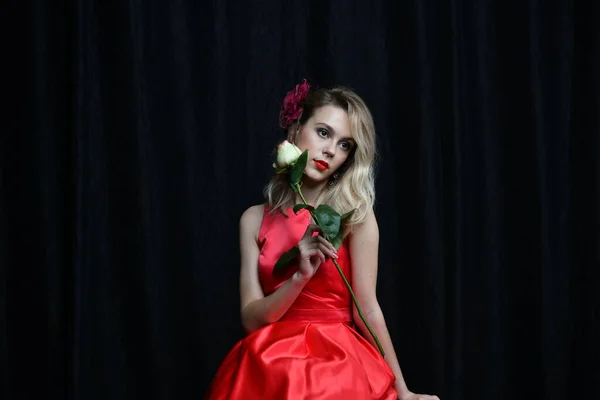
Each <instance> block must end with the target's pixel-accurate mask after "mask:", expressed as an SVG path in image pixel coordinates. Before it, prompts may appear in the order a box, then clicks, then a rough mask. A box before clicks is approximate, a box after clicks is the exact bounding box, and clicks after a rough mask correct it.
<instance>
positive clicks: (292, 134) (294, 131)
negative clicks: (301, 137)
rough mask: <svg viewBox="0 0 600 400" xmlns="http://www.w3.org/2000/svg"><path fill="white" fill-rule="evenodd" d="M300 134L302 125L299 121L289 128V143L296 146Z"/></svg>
mask: <svg viewBox="0 0 600 400" xmlns="http://www.w3.org/2000/svg"><path fill="white" fill-rule="evenodd" d="M298 132H300V123H299V122H298V121H296V122H294V124H293V125H290V126H289V128H288V137H287V141H288V142H290V143H292V144H296V138H297V137H298Z"/></svg>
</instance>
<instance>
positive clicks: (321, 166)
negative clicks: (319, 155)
mask: <svg viewBox="0 0 600 400" xmlns="http://www.w3.org/2000/svg"><path fill="white" fill-rule="evenodd" d="M314 161H315V165H316V166H317V168H318V169H319V170H321V171H325V170H326V169H327V168H329V164H327V162H326V161H323V160H314Z"/></svg>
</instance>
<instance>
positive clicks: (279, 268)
mask: <svg viewBox="0 0 600 400" xmlns="http://www.w3.org/2000/svg"><path fill="white" fill-rule="evenodd" d="M298 254H300V249H298V247H292V248H291V249H290V250H288V251H286V252H285V253H283V254H282V255H281V257H279V260H278V261H277V263H276V264H275V267H273V274H279V273H282V272H284V271H285V270H286V268H287V267H288V266H289V264H290V263H291V262H292V261H294V259H295V258H296V257H297V256H298Z"/></svg>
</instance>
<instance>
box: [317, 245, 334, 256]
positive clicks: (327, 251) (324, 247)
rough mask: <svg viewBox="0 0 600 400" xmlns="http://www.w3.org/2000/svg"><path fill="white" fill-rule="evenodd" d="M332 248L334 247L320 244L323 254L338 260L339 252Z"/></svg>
mask: <svg viewBox="0 0 600 400" xmlns="http://www.w3.org/2000/svg"><path fill="white" fill-rule="evenodd" d="M332 247H333V246H330V245H329V244H323V243H319V249H320V250H321V251H322V252H323V254H326V255H328V256H329V257H331V258H338V255H337V252H336V251H335V249H334V248H332Z"/></svg>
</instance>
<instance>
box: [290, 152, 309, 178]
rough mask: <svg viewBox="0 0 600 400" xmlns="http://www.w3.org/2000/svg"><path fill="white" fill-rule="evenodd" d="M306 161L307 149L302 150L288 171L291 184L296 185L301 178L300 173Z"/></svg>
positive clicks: (302, 171)
mask: <svg viewBox="0 0 600 400" xmlns="http://www.w3.org/2000/svg"><path fill="white" fill-rule="evenodd" d="M307 161H308V150H304V151H303V152H302V154H301V155H300V157H298V160H296V163H295V164H294V166H293V167H292V172H291V173H290V183H291V184H292V186H293V185H297V184H298V183H300V180H302V174H303V173H304V168H306V162H307Z"/></svg>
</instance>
